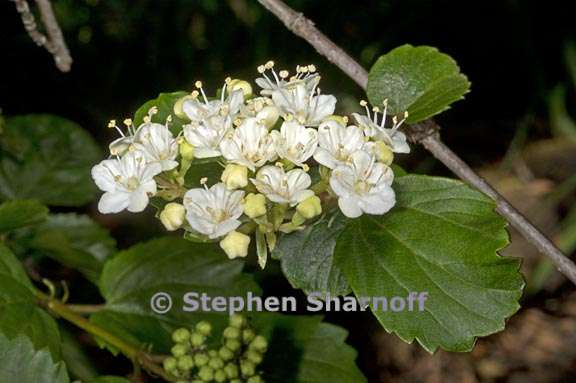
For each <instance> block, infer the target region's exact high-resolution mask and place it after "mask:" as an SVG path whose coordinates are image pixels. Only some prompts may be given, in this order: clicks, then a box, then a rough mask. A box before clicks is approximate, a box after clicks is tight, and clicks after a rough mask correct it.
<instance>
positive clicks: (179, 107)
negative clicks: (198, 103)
mask: <svg viewBox="0 0 576 383" xmlns="http://www.w3.org/2000/svg"><path fill="white" fill-rule="evenodd" d="M188 100H194V97H192V96H191V95H187V96H184V97H181V98H179V99H178V100H177V101H176V102H175V103H174V114H175V115H176V117H178V118H181V119H183V120H187V119H188V116H187V115H186V113H184V108H183V107H184V102H185V101H188Z"/></svg>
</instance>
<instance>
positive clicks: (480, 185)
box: [258, 0, 576, 284]
mask: <svg viewBox="0 0 576 383" xmlns="http://www.w3.org/2000/svg"><path fill="white" fill-rule="evenodd" d="M258 1H259V2H260V4H262V5H263V6H264V7H265V8H266V9H268V10H269V11H270V12H271V13H273V14H274V15H275V16H276V17H277V18H278V19H280V21H282V22H283V23H284V25H285V26H286V27H287V28H288V29H289V30H291V31H292V32H294V33H295V34H296V35H298V36H300V37H302V38H303V39H304V40H306V41H307V42H308V43H309V44H310V45H312V46H313V47H314V48H315V49H316V50H317V51H318V53H320V54H321V55H323V56H324V57H326V58H327V59H328V60H329V61H330V62H332V63H333V64H335V65H336V66H337V67H339V68H340V69H341V70H342V71H343V72H344V73H346V74H347V75H348V76H349V77H350V78H351V79H352V80H354V81H355V82H356V83H357V84H358V85H360V86H361V87H362V88H363V89H364V90H366V85H367V84H368V73H367V72H366V70H365V69H364V68H363V67H362V66H361V65H360V64H358V63H357V62H356V61H355V60H354V59H353V58H352V57H351V56H350V55H348V54H347V53H346V52H344V50H342V48H340V47H339V46H337V45H336V44H334V42H332V41H331V40H330V39H329V38H328V37H327V36H326V35H324V34H323V33H322V32H320V31H319V30H318V28H316V27H315V26H314V23H313V22H312V21H311V20H309V19H307V18H306V17H304V15H303V14H302V13H298V12H296V11H294V10H293V9H292V8H290V7H289V6H288V5H286V4H285V3H284V2H283V1H281V0H258ZM439 128H440V127H439V126H438V125H437V124H436V123H435V122H434V121H433V120H431V119H429V120H426V121H423V122H421V123H418V124H414V125H411V126H408V127H407V128H406V129H405V131H406V133H407V134H408V136H409V137H410V138H411V140H412V141H414V142H417V143H420V144H422V145H423V146H424V147H425V148H426V149H427V150H428V151H429V152H430V153H432V155H433V156H434V157H436V158H437V159H438V160H440V161H441V162H442V163H443V164H444V165H446V166H447V167H448V168H449V169H450V170H452V172H454V174H456V175H457V176H458V177H460V179H462V180H464V181H466V182H467V183H469V184H470V185H472V186H474V187H476V188H477V189H478V190H480V191H481V192H483V193H484V194H486V195H488V196H489V197H491V198H492V199H494V200H495V201H496V205H497V211H498V213H500V215H502V216H503V217H504V218H506V220H508V222H510V223H511V224H512V226H514V227H515V228H516V230H518V231H519V232H520V233H521V234H522V235H523V236H524V238H526V240H528V241H529V242H530V243H532V244H533V245H534V246H536V248H538V250H540V252H541V253H542V254H544V255H546V256H547V257H549V258H550V259H551V260H552V262H554V264H555V265H556V268H557V269H558V271H560V272H561V273H562V274H564V275H565V276H566V277H567V278H568V279H570V280H571V281H572V283H574V284H576V265H575V264H574V262H573V261H572V260H570V259H569V258H568V257H566V256H565V255H564V254H563V253H562V252H561V251H560V250H559V249H558V248H557V247H556V245H555V244H554V243H553V242H552V241H550V240H549V239H548V238H547V237H546V236H545V235H544V234H543V233H542V232H541V231H540V230H538V229H537V228H536V227H535V226H534V225H533V224H532V223H530V221H528V220H527V219H526V218H525V217H524V216H523V215H522V214H521V213H520V212H519V211H518V210H516V209H515V208H514V207H513V206H512V205H511V204H510V203H509V202H508V201H507V200H506V199H505V198H504V197H502V196H501V195H500V194H499V193H498V192H497V191H496V190H495V189H494V188H493V187H492V186H490V184H488V183H487V182H486V181H485V180H484V179H482V178H481V177H480V176H479V175H478V174H476V172H474V170H472V168H470V166H468V165H467V164H466V163H465V162H464V161H463V160H462V159H461V158H460V157H458V156H457V155H456V154H455V153H454V152H453V151H452V150H451V149H450V148H448V147H447V146H446V145H445V144H444V143H443V142H442V141H441V140H440V135H439V133H438V131H439Z"/></svg>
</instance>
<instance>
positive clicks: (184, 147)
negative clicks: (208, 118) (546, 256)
mask: <svg viewBox="0 0 576 383" xmlns="http://www.w3.org/2000/svg"><path fill="white" fill-rule="evenodd" d="M179 150H180V155H181V156H182V158H183V159H185V160H188V161H192V160H193V159H194V146H192V145H190V144H189V143H188V141H186V140H184V139H182V140H181V141H180V146H179Z"/></svg>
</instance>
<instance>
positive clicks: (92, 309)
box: [66, 304, 104, 314]
mask: <svg viewBox="0 0 576 383" xmlns="http://www.w3.org/2000/svg"><path fill="white" fill-rule="evenodd" d="M66 307H68V310H70V311H73V312H75V313H77V314H94V313H97V312H98V311H102V310H104V305H73V304H67V305H66Z"/></svg>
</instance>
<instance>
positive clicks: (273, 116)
mask: <svg viewBox="0 0 576 383" xmlns="http://www.w3.org/2000/svg"><path fill="white" fill-rule="evenodd" d="M278 118H280V111H279V110H278V108H277V107H275V106H274V105H268V106H265V107H263V108H262V110H261V111H259V112H258V113H257V114H256V119H257V120H259V121H261V122H262V123H263V124H264V126H266V127H267V128H268V129H270V128H272V127H273V126H274V125H276V122H277V121H278Z"/></svg>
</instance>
